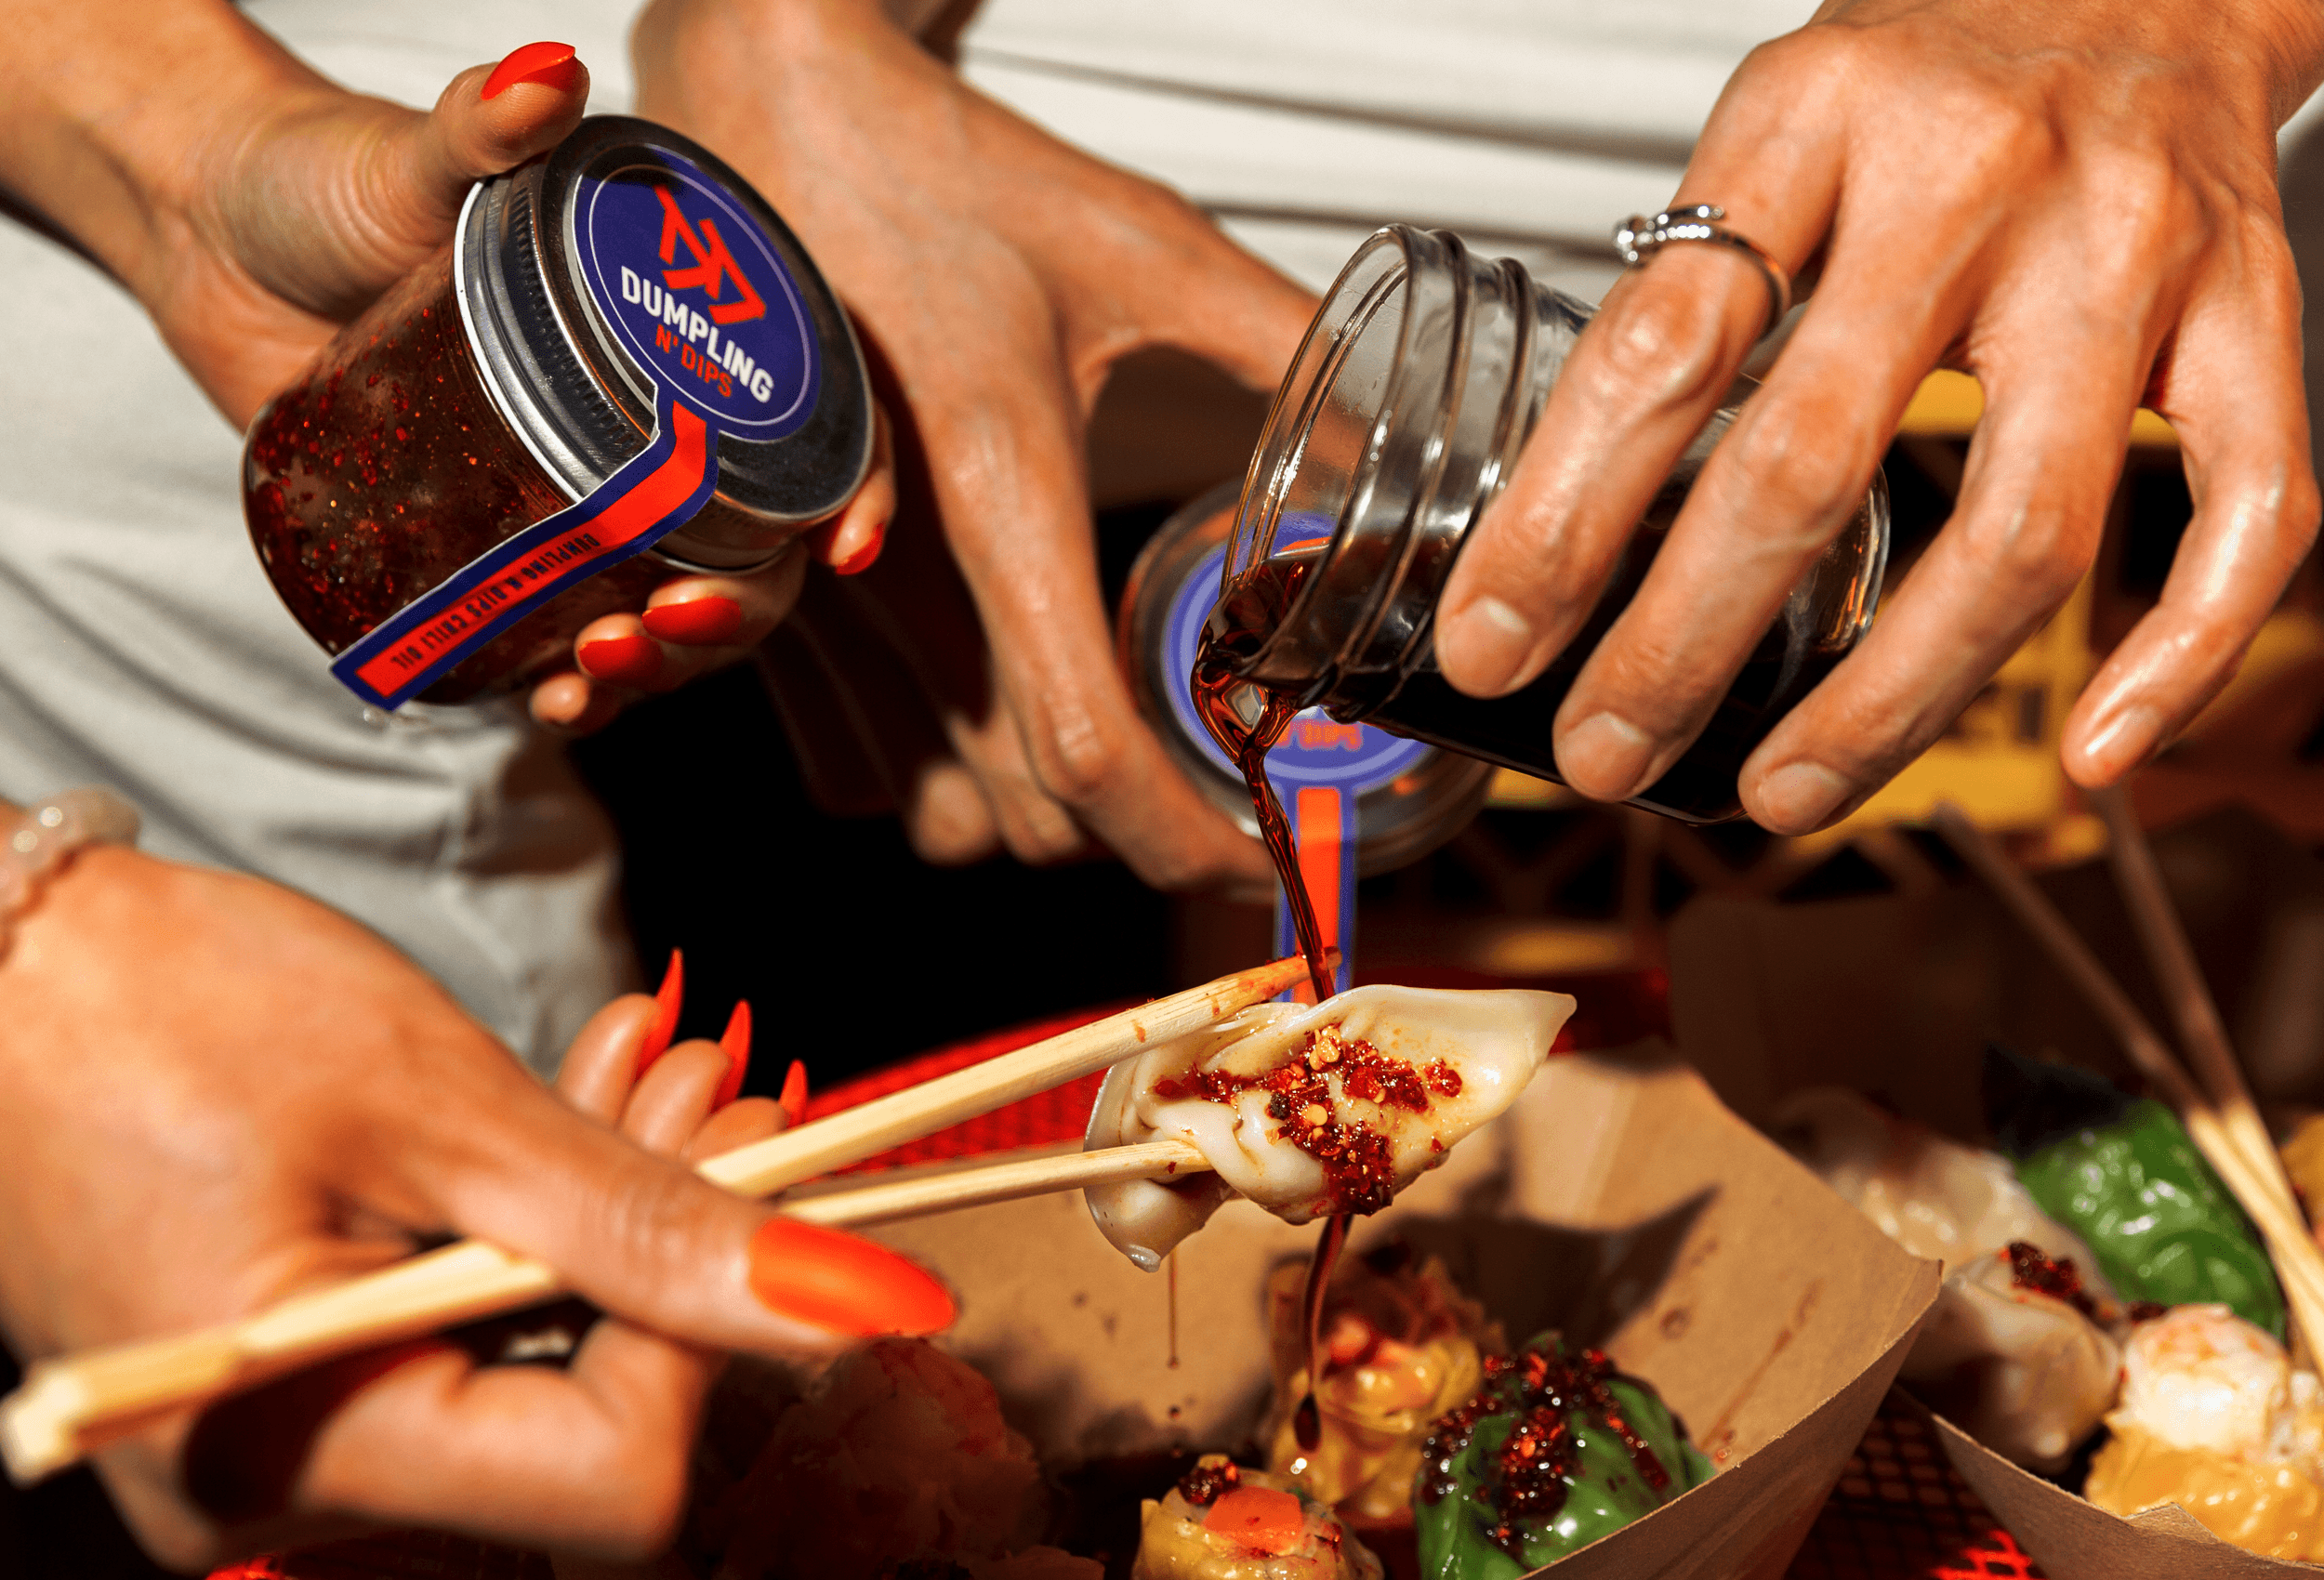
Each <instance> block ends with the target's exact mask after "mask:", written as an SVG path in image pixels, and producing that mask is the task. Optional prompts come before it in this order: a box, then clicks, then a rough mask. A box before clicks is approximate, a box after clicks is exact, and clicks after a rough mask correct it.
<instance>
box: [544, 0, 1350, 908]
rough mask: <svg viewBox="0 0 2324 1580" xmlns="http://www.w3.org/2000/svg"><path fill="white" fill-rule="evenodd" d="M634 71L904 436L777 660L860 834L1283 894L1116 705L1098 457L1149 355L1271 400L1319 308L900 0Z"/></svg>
mask: <svg viewBox="0 0 2324 1580" xmlns="http://www.w3.org/2000/svg"><path fill="white" fill-rule="evenodd" d="M633 52H634V54H635V56H636V59H637V63H638V68H639V97H638V105H639V112H640V114H643V115H647V116H649V117H652V118H654V119H655V120H659V121H663V122H666V123H667V124H668V125H673V126H676V127H678V128H679V129H680V130H681V131H684V132H687V133H689V134H690V135H692V136H694V137H697V138H701V139H702V140H703V141H704V142H705V143H706V144H707V145H708V146H710V147H713V148H716V149H718V150H719V151H720V154H721V155H722V156H723V157H724V158H726V159H727V160H728V161H729V162H730V163H731V164H733V165H734V166H735V168H737V169H738V170H740V171H741V172H742V173H743V174H744V175H745V176H746V177H747V178H749V179H750V180H751V181H752V182H753V183H755V184H756V185H758V186H759V188H760V190H761V191H764V192H765V193H766V194H767V197H768V198H769V200H770V201H771V202H772V203H773V204H774V205H775V206H776V208H777V209H778V210H780V211H781V212H782V214H783V216H784V217H785V219H786V220H787V221H788V222H789V223H790V224H791V226H792V227H793V228H794V229H795V230H798V232H799V235H800V237H801V238H802V239H803V240H804V241H805V242H806V243H807V244H808V246H809V247H810V248H812V250H813V252H814V255H815V257H816V260H817V262H818V263H819V264H820V265H821V266H822V267H823V269H824V271H825V273H826V274H827V275H828V276H829V277H830V279H831V281H832V283H833V284H834V286H835V287H836V288H837V289H838V293H839V295H840V296H841V297H842V298H844V299H845V300H846V302H847V304H848V306H849V308H850V309H851V310H852V312H853V313H854V314H855V315H856V319H857V323H858V324H859V326H860V327H861V329H862V330H863V332H864V338H865V349H866V352H867V354H868V355H869V356H870V359H871V361H872V363H873V370H874V377H875V381H876V382H878V384H879V385H880V386H881V388H882V391H883V394H884V395H885V397H886V398H887V400H888V404H889V412H890V415H891V417H892V418H893V420H894V424H895V427H896V430H897V447H898V457H899V466H900V467H902V468H903V470H904V472H905V478H904V481H903V484H902V486H903V490H904V494H903V497H902V499H901V501H900V504H901V508H900V509H899V511H898V513H897V515H896V516H895V518H894V519H893V520H892V521H891V523H890V526H889V531H888V534H887V536H888V541H887V544H886V546H885V548H884V550H882V551H881V552H880V554H879V556H878V561H877V562H876V563H874V564H872V565H871V566H870V568H869V569H868V570H866V571H865V572H864V573H862V574H860V575H856V576H852V577H850V578H848V579H847V580H846V581H844V582H835V581H832V580H830V579H829V578H823V577H817V578H815V585H812V586H811V588H810V591H809V592H808V594H807V595H806V599H807V605H806V607H807V609H808V611H809V616H808V619H807V621H806V623H805V624H804V625H786V626H785V628H784V629H783V631H781V632H779V633H778V634H777V638H776V640H777V642H778V643H779V644H781V645H782V647H783V649H784V652H785V653H786V654H787V656H788V659H789V660H796V663H787V662H786V665H785V671H784V672H785V674H786V675H787V676H789V677H791V678H796V679H797V680H798V682H799V683H797V684H795V685H789V686H786V694H785V696H784V698H783V705H784V707H785V711H786V718H788V719H789V721H790V723H791V725H792V728H793V733H794V736H795V739H798V738H800V737H802V736H803V737H805V738H804V739H802V740H800V744H801V746H802V755H803V756H805V757H808V758H810V759H811V760H810V761H809V764H808V767H809V771H810V774H811V777H812V779H813V780H814V781H815V782H816V783H818V784H819V785H822V786H825V787H829V788H830V789H831V793H830V794H828V796H827V798H828V799H830V800H832V801H834V802H835V803H844V804H847V805H849V806H850V807H851V809H852V810H869V809H870V808H872V807H876V806H878V805H881V804H882V803H885V804H891V805H896V806H900V807H902V808H903V809H904V811H905V824H906V829H907V832H908V833H909V834H910V835H911V837H912V839H913V841H914V843H915V845H916V847H917V848H918V849H919V850H920V851H921V852H922V853H923V854H924V855H927V856H929V857H931V859H936V860H944V861H970V860H974V859H976V858H978V857H981V856H984V855H986V854H989V853H990V852H992V851H993V850H994V849H996V848H997V847H1005V848H1007V849H1009V850H1010V851H1011V852H1013V853H1014V854H1015V855H1017V856H1018V857H1020V858H1022V859H1024V860H1028V861H1054V860H1059V859H1062V858H1065V857H1068V856H1071V855H1074V854H1076V853H1077V852H1079V851H1081V850H1083V849H1087V848H1088V847H1089V844H1090V843H1091V842H1093V841H1094V842H1096V843H1099V844H1103V845H1104V846H1106V847H1110V848H1111V849H1113V850H1115V851H1116V852H1117V853H1119V854H1120V855H1121V856H1122V857H1123V858H1124V859H1125V860H1127V861H1128V862H1129V863H1130V864H1131V865H1132V866H1133V867H1134V868H1136V869H1137V871H1138V872H1139V873H1140V875H1141V876H1144V877H1145V878H1147V879H1148V880H1150V881H1153V882H1155V883H1158V884H1164V885H1169V886H1172V887H1195V886H1205V885H1217V884H1235V885H1241V886H1248V887H1250V888H1253V889H1263V888H1264V886H1265V885H1266V884H1267V883H1268V882H1269V878H1268V876H1267V875H1268V868H1267V863H1266V859H1265V857H1264V855H1263V854H1262V853H1261V850H1260V848H1259V846H1258V843H1257V842H1256V841H1255V840H1251V839H1248V838H1246V837H1245V836H1242V835H1241V834H1239V833H1237V832H1236V831H1235V828H1234V826H1233V825H1232V824H1231V823H1229V822H1228V821H1227V820H1226V819H1225V818H1224V817H1223V816H1221V814H1220V813H1219V812H1218V811H1216V810H1213V809H1212V807H1211V806H1210V805H1209V803H1208V801H1207V800H1205V799H1204V797H1202V795H1201V793H1200V792H1199V791H1198V790H1197V789H1196V788H1195V786H1194V785H1193V784H1192V783H1189V782H1188V780H1187V779H1186V778H1185V777H1184V776H1183V775H1182V773H1181V772H1180V771H1179V770H1177V769H1176V768H1175V767H1173V766H1172V764H1171V762H1170V760H1169V757H1167V755H1166V754H1165V752H1164V750H1163V748H1162V746H1161V744H1160V743H1159V742H1158V741H1157V740H1156V739H1155V736H1154V735H1153V733H1152V732H1151V731H1148V730H1147V728H1146V727H1145V726H1144V725H1143V723H1142V722H1141V720H1140V718H1139V716H1138V712H1137V709H1136V706H1135V704H1133V703H1132V701H1131V699H1130V696H1129V691H1128V689H1127V687H1126V686H1125V684H1124V682H1123V679H1122V677H1121V673H1120V671H1119V668H1118V667H1117V665H1116V659H1115V654H1114V643H1113V635H1112V622H1111V618H1110V612H1109V611H1108V610H1107V609H1106V608H1105V607H1104V605H1103V599H1102V596H1101V593H1100V590H1099V586H1098V577H1097V566H1096V554H1095V546H1094V544H1093V542H1092V531H1091V525H1090V519H1089V499H1088V487H1087V480H1086V478H1085V475H1084V460H1083V456H1084V448H1085V446H1084V436H1085V429H1086V428H1087V425H1088V421H1089V413H1090V410H1091V408H1092V406H1093V405H1094V403H1095V402H1096V400H1097V397H1098V393H1099V391H1100V390H1101V389H1102V388H1103V386H1104V384H1105V382H1106V379H1107V377H1108V375H1109V374H1110V372H1111V371H1112V369H1113V367H1114V364H1115V363H1116V362H1117V361H1118V360H1119V359H1120V358H1122V357H1123V356H1125V355H1126V354H1128V353H1129V352H1132V351H1135V350H1138V349H1142V348H1145V347H1151V346H1170V347H1175V348H1177V349H1182V350H1185V351H1189V352H1192V353H1194V354H1195V355H1197V356H1201V357H1205V358H1208V359H1209V360H1210V361H1212V362H1216V363H1217V364H1218V365H1219V366H1220V367H1221V368H1223V369H1224V370H1226V371H1227V372H1228V373H1230V374H1232V375H1234V376H1235V377H1236V378H1238V379H1240V380H1242V381H1243V382H1244V383H1246V384H1248V385H1249V386H1250V387H1251V388H1256V389H1261V390H1269V389H1272V388H1274V385H1275V383H1276V382H1277V380H1278V379H1280V377H1281V376H1282V373H1283V368H1284V366H1285V364H1286V363H1287V362H1288V361H1289V360H1290V356H1291V353H1292V351H1293V349H1295V348H1296V347H1297V345H1298V343H1299V339H1300V336H1301V333H1302V332H1303V331H1304V330H1305V328H1306V325H1307V320H1308V317H1309V314H1310V313H1311V312H1312V310H1313V308H1314V303H1313V301H1312V299H1311V298H1310V297H1309V296H1307V294H1306V293H1305V292H1303V291H1301V290H1300V289H1298V288H1297V287H1295V286H1293V285H1291V284H1290V283H1287V282H1286V281H1285V280H1283V279H1282V278H1280V277H1279V276H1277V275H1276V274H1274V272H1273V271H1272V270H1268V269H1267V268H1266V267H1264V266H1263V265H1261V264H1260V263H1259V262H1258V261H1257V260H1255V259H1253V258H1252V257H1249V256H1248V254H1245V253H1243V252H1242V251H1241V250H1240V249H1238V248H1236V247H1235V245H1234V244H1231V243H1229V242H1228V241H1227V240H1226V239H1225V238H1224V237H1223V236H1222V235H1221V233H1220V232H1219V230H1217V229H1216V228H1215V227H1214V226H1213V225H1212V224H1211V223H1210V222H1209V220H1208V219H1207V218H1206V217H1203V216H1202V215H1201V214H1200V213H1198V212H1197V211H1195V209H1194V208H1193V207H1192V206H1191V205H1189V204H1186V203H1185V202H1183V201H1182V200H1181V199H1180V198H1178V197H1177V196H1176V195H1174V194H1172V193H1170V192H1169V191H1165V190H1163V189H1162V188H1160V187H1157V186H1155V185H1154V184H1152V183H1150V182H1147V181H1143V180H1140V179H1137V178H1133V177H1130V176H1129V175H1127V174H1125V173H1123V172H1122V171H1120V170H1117V169H1115V168H1113V167H1111V166H1108V165H1103V164H1101V163H1099V162H1098V161H1096V160H1093V159H1091V158H1089V157H1088V156H1086V155H1084V154H1081V153H1079V152H1077V151H1074V150H1073V149H1070V148H1068V147H1066V146H1065V145H1064V144H1063V143H1060V142H1059V141H1057V140H1056V139H1054V138H1050V137H1049V136H1048V135H1046V134H1045V133H1043V132H1040V131H1039V130H1037V129H1036V128H1035V127H1034V126H1032V125H1028V124H1027V123H1025V122H1024V121H1023V120H1020V119H1019V118H1018V117H1016V116H1015V115H1013V114H1011V113H1010V112H1008V111H1006V110H1003V109H1002V108H1000V107H999V106H998V105H997V104H995V103H993V102H992V101H991V100H989V99H985V98H984V97H983V96H982V95H980V94H978V93H977V92H975V91H974V90H973V89H971V88H970V87H968V86H966V85H964V84H963V83H962V82H961V81H960V80H959V78H958V77H957V75H955V74H954V73H953V72H951V71H949V70H947V69H946V68H945V67H944V66H943V65H942V64H940V63H939V62H938V61H936V60H935V59H933V58H931V56H930V55H929V54H928V53H927V52H926V51H925V50H923V49H922V48H921V47H920V46H918V44H917V43H916V42H915V41H914V40H913V39H912V38H911V37H909V36H908V35H906V34H905V33H902V32H901V31H899V30H898V29H897V28H896V27H895V26H894V25H893V24H892V23H891V21H890V20H888V18H887V16H886V15H885V14H884V12H883V8H882V7H881V6H880V5H879V4H878V0H773V3H771V4H741V3H737V0H654V4H651V5H649V6H647V7H646V8H645V10H644V12H643V13H642V14H641V16H640V20H639V23H638V28H637V31H636V33H635V34H634V43H633ZM829 558H830V559H831V560H832V562H833V563H834V564H835V565H837V566H838V567H839V568H842V569H850V568H853V567H854V566H855V565H856V563H857V561H858V560H860V558H861V555H860V554H855V553H850V552H847V551H845V550H840V549H837V548H835V551H834V553H833V554H832V555H831V556H830V557H829ZM586 635H588V633H585V636H586ZM607 635H609V636H610V635H614V632H613V631H612V629H611V628H610V627H609V628H608V631H607ZM639 652H640V650H629V649H623V650H608V652H607V653H606V655H605V656H606V657H607V658H608V659H609V660H614V661H616V662H621V663H625V664H626V663H627V662H628V661H629V659H630V658H631V656H632V655H633V653H639ZM664 657H665V660H666V661H667V653H666V654H665V655H664ZM581 662H582V665H583V667H584V668H585V669H588V668H589V667H590V665H591V659H590V656H589V654H588V652H586V651H585V652H584V653H583V656H582V660H581ZM645 662H650V660H645ZM815 759H821V760H815Z"/></svg>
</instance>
